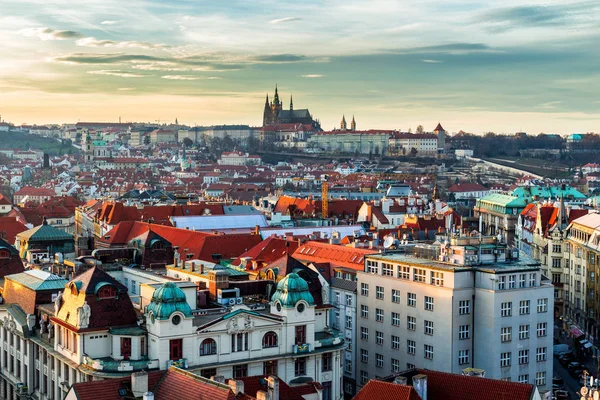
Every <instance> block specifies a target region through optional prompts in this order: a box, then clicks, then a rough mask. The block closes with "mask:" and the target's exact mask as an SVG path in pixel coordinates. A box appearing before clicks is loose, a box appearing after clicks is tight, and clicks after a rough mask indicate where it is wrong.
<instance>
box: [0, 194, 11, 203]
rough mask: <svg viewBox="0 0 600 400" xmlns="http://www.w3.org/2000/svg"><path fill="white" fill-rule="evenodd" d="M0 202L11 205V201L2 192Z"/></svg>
mask: <svg viewBox="0 0 600 400" xmlns="http://www.w3.org/2000/svg"><path fill="white" fill-rule="evenodd" d="M0 204H2V205H11V204H12V203H11V202H10V200H9V199H8V198H7V197H6V196H5V195H3V194H2V193H0Z"/></svg>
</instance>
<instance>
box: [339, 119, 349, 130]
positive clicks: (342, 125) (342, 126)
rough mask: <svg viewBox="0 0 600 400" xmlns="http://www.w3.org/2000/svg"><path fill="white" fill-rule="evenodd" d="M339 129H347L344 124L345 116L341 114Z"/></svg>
mask: <svg viewBox="0 0 600 400" xmlns="http://www.w3.org/2000/svg"><path fill="white" fill-rule="evenodd" d="M340 129H341V130H343V131H346V130H348V128H347V126H346V116H345V115H342V122H341V123H340Z"/></svg>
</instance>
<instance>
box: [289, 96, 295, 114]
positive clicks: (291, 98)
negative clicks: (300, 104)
mask: <svg viewBox="0 0 600 400" xmlns="http://www.w3.org/2000/svg"><path fill="white" fill-rule="evenodd" d="M293 109H294V99H293V96H292V95H290V111H292V110H293Z"/></svg>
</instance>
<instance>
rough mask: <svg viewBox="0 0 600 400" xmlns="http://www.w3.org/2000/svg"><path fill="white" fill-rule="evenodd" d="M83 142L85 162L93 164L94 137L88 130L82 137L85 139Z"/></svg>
mask: <svg viewBox="0 0 600 400" xmlns="http://www.w3.org/2000/svg"><path fill="white" fill-rule="evenodd" d="M84 135H85V138H84V141H83V152H84V155H85V162H86V163H89V162H92V161H93V159H94V149H93V148H92V136H91V135H90V132H89V131H88V130H87V129H86V130H85V132H82V134H81V136H82V137H84Z"/></svg>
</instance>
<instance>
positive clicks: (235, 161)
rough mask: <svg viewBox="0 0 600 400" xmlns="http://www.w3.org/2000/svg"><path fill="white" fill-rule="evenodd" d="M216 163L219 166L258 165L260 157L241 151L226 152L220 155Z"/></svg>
mask: <svg viewBox="0 0 600 400" xmlns="http://www.w3.org/2000/svg"><path fill="white" fill-rule="evenodd" d="M217 163H218V164H219V165H260V156H257V155H250V154H248V153H242V152H241V151H226V152H223V153H222V154H221V158H219V159H218V160H217Z"/></svg>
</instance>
